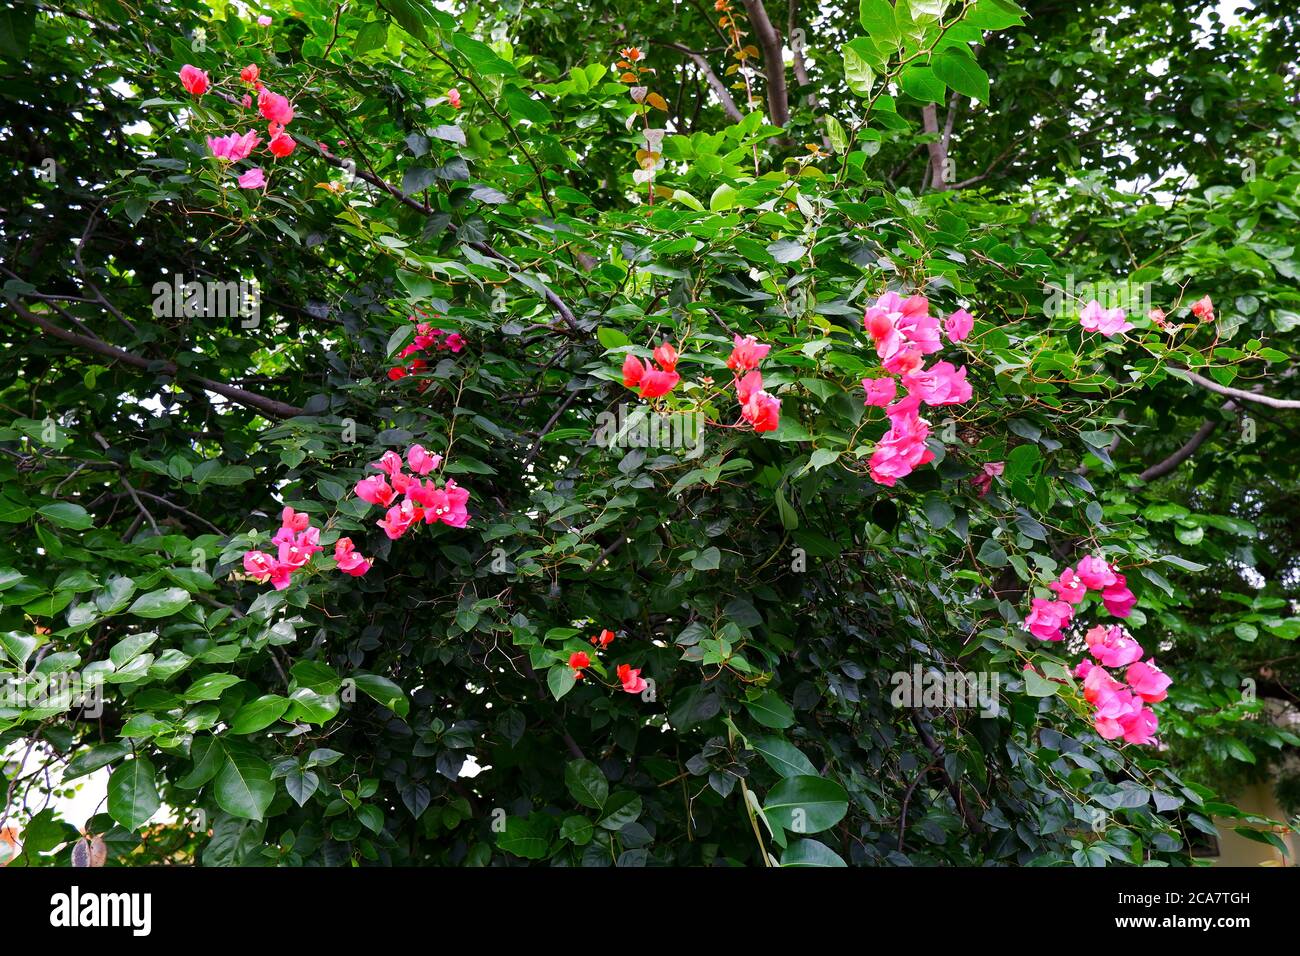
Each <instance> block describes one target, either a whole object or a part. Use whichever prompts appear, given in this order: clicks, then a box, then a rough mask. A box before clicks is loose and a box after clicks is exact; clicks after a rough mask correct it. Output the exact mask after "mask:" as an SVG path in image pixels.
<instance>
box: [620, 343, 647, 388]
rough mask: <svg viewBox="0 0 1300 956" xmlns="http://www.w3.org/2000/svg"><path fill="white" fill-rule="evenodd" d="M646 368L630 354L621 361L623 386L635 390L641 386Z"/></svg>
mask: <svg viewBox="0 0 1300 956" xmlns="http://www.w3.org/2000/svg"><path fill="white" fill-rule="evenodd" d="M645 373H646V366H645V365H642V364H641V360H640V359H638V358H637V357H636V356H635V355H633V354H632V353H631V352H629V353H628V354H627V357H626V358H625V359H623V385H624V387H626V388H636V387H637V386H638V385H640V384H641V379H643V378H645Z"/></svg>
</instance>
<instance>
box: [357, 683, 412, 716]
mask: <svg viewBox="0 0 1300 956" xmlns="http://www.w3.org/2000/svg"><path fill="white" fill-rule="evenodd" d="M352 677H353V680H354V681H356V685H357V689H358V690H360V691H361V692H363V693H364V694H366V695H367V696H369V697H372V698H374V699H375V700H377V701H379V703H381V704H383V705H384V706H385V707H387V708H388V709H389V710H391V711H392V712H393V713H395V714H396V715H397V716H398V717H405V716H406V715H407V714H408V713H410V710H411V702H410V701H409V700H407V699H406V692H405V691H403V690H402V688H400V687H398V686H397V685H396V684H394V683H393V682H392V681H391V680H389V679H388V678H387V677H381V676H380V675H378V674H366V673H363V672H357V673H356V674H353V675H352Z"/></svg>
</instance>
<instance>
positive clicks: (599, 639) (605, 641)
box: [591, 630, 614, 651]
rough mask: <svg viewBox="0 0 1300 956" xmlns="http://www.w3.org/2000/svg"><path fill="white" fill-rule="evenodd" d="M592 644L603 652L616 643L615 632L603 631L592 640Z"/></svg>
mask: <svg viewBox="0 0 1300 956" xmlns="http://www.w3.org/2000/svg"><path fill="white" fill-rule="evenodd" d="M591 643H593V644H595V645H596V646H597V647H599V648H600V649H601V650H602V651H603V650H604V649H605V648H607V647H609V645H611V644H613V643H614V632H613V631H610V630H603V631H601V632H600V633H599V634H597V635H596V636H595V637H593V638H592V639H591Z"/></svg>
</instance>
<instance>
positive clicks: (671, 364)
mask: <svg viewBox="0 0 1300 956" xmlns="http://www.w3.org/2000/svg"><path fill="white" fill-rule="evenodd" d="M652 355H653V356H654V360H655V361H656V362H658V363H659V367H660V368H661V369H663V370H664V371H665V372H675V371H677V350H676V349H675V348H673V346H672V344H671V343H670V342H664V343H663V344H661V345H660V346H659V347H658V348H657V349H655V350H654V352H653V353H652Z"/></svg>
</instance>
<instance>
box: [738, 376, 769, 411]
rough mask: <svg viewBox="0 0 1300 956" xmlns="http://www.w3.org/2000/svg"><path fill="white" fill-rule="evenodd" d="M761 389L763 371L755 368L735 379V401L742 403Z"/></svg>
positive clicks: (746, 401)
mask: <svg viewBox="0 0 1300 956" xmlns="http://www.w3.org/2000/svg"><path fill="white" fill-rule="evenodd" d="M762 390H763V373H762V372H760V371H758V369H755V370H754V371H752V372H749V373H748V374H747V375H745V376H744V377H743V378H740V379H737V380H736V401H738V402H740V404H741V405H744V404H746V403H748V402H749V400H750V399H751V398H753V397H754V396H755V395H757V394H758V393H759V392H761V391H762Z"/></svg>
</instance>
